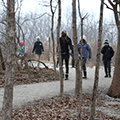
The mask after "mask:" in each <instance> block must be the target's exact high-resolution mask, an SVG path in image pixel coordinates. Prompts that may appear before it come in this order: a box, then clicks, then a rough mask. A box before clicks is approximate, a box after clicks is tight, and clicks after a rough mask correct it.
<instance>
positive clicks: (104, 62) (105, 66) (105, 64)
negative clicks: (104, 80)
mask: <svg viewBox="0 0 120 120" xmlns="http://www.w3.org/2000/svg"><path fill="white" fill-rule="evenodd" d="M103 64H104V69H105V77H108V73H107V60H104V61H103Z"/></svg>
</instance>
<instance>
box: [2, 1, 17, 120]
mask: <svg viewBox="0 0 120 120" xmlns="http://www.w3.org/2000/svg"><path fill="white" fill-rule="evenodd" d="M6 21H7V25H6V34H7V36H8V38H6V48H7V51H6V56H7V59H6V79H5V87H4V99H3V108H2V120H12V102H13V81H14V71H15V61H16V60H15V0H7V16H6Z"/></svg>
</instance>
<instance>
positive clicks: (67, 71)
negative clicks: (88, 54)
mask: <svg viewBox="0 0 120 120" xmlns="http://www.w3.org/2000/svg"><path fill="white" fill-rule="evenodd" d="M63 60H65V67H66V74H67V75H68V73H69V67H68V63H69V59H62V65H63Z"/></svg>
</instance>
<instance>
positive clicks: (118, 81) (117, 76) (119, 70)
mask: <svg viewBox="0 0 120 120" xmlns="http://www.w3.org/2000/svg"><path fill="white" fill-rule="evenodd" d="M111 5H112V6H113V11H114V17H115V21H116V25H117V28H118V44H117V53H116V58H115V70H114V75H113V80H112V83H111V86H110V88H109V90H108V92H107V95H109V96H111V97H115V98H116V97H118V98H120V20H119V17H118V13H117V6H118V5H117V4H116V5H113V4H111ZM119 6H120V4H119Z"/></svg>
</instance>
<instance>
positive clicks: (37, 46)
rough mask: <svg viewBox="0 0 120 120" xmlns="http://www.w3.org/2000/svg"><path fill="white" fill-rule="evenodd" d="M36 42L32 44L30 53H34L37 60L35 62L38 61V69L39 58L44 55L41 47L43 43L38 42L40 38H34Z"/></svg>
mask: <svg viewBox="0 0 120 120" xmlns="http://www.w3.org/2000/svg"><path fill="white" fill-rule="evenodd" d="M36 40H37V41H36V42H35V43H34V47H33V50H32V53H34V51H35V54H36V58H37V61H38V65H37V66H38V67H39V64H40V62H39V61H40V56H41V54H42V53H43V54H44V47H43V43H42V42H41V41H40V37H39V36H37V37H36Z"/></svg>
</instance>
